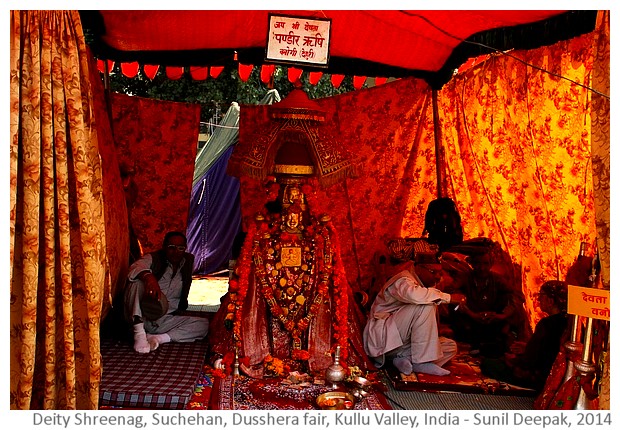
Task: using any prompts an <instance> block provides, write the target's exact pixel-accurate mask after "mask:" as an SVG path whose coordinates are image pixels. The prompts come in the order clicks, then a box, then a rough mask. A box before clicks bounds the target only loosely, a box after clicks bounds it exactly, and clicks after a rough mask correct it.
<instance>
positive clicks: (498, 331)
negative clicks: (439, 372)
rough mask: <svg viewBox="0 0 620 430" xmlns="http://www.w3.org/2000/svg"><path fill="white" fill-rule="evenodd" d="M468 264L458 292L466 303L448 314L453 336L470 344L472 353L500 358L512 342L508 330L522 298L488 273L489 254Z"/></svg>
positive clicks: (479, 256)
mask: <svg viewBox="0 0 620 430" xmlns="http://www.w3.org/2000/svg"><path fill="white" fill-rule="evenodd" d="M470 264H471V266H472V269H473V271H472V273H471V276H470V277H469V279H468V280H467V281H466V282H465V283H464V285H463V287H462V289H461V291H462V293H463V294H464V295H465V297H466V298H467V301H466V303H465V304H464V305H463V306H459V308H458V310H457V311H455V312H454V313H453V315H452V318H453V324H452V328H453V330H454V332H455V337H456V338H457V340H460V341H464V342H467V343H470V344H471V346H472V351H475V350H479V351H480V353H482V354H483V355H495V356H501V355H502V354H503V353H504V352H505V351H506V350H507V347H508V345H509V344H510V342H511V341H512V340H514V339H511V338H510V337H509V331H510V326H511V325H512V324H514V323H515V321H513V319H514V317H516V316H517V315H519V313H518V312H517V309H518V307H519V306H522V303H523V300H522V295H521V294H519V293H518V292H516V291H513V290H512V289H511V288H509V287H508V285H506V283H505V282H504V281H503V280H502V278H501V277H500V276H498V275H497V274H495V273H494V272H492V271H491V267H492V265H493V258H492V255H491V253H489V252H487V253H483V254H480V255H475V256H472V257H471V258H470Z"/></svg>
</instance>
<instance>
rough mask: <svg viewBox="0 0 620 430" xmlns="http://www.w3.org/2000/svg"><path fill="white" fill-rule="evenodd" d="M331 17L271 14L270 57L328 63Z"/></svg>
mask: <svg viewBox="0 0 620 430" xmlns="http://www.w3.org/2000/svg"><path fill="white" fill-rule="evenodd" d="M330 30H331V20H330V19H309V18H302V17H292V16H282V15H271V14H270V15H269V34H268V36H267V53H266V57H265V59H266V60H271V61H274V62H285V63H301V64H312V65H315V66H319V67H320V66H323V67H327V63H328V61H329V36H330Z"/></svg>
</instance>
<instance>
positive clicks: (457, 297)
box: [450, 293, 467, 309]
mask: <svg viewBox="0 0 620 430" xmlns="http://www.w3.org/2000/svg"><path fill="white" fill-rule="evenodd" d="M466 301H467V297H465V295H464V294H461V293H453V294H450V303H455V304H457V306H462V305H464V304H465V302H466ZM455 309H456V308H455Z"/></svg>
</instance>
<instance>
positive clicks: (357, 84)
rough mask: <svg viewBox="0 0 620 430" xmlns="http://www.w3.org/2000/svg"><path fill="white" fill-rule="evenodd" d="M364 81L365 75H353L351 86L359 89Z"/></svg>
mask: <svg viewBox="0 0 620 430" xmlns="http://www.w3.org/2000/svg"><path fill="white" fill-rule="evenodd" d="M364 82H366V76H353V88H355V89H356V90H359V89H360V88H362V87H363V86H364Z"/></svg>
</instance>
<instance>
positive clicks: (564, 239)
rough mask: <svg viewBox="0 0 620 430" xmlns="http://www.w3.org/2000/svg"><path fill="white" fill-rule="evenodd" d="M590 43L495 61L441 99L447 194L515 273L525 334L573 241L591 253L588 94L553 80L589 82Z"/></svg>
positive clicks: (573, 252) (571, 256) (461, 78)
mask: <svg viewBox="0 0 620 430" xmlns="http://www.w3.org/2000/svg"><path fill="white" fill-rule="evenodd" d="M592 42H593V34H592V33H591V34H588V35H585V36H581V37H578V38H575V39H572V40H569V41H565V42H560V43H557V44H555V45H553V46H549V47H543V48H540V49H535V50H529V51H516V52H512V53H511V54H510V56H493V57H491V58H490V59H489V60H487V61H486V62H484V63H482V64H480V65H479V66H477V67H475V68H474V69H471V70H468V71H467V72H465V73H463V74H460V75H458V76H455V77H454V78H453V79H452V80H451V81H450V82H449V83H448V84H447V85H446V86H445V87H444V88H443V89H442V90H441V91H440V92H439V110H440V112H441V128H442V133H443V136H442V137H443V144H444V147H445V162H446V180H445V183H446V188H447V189H448V193H449V194H451V195H452V196H454V199H455V201H456V202H457V205H458V207H459V211H460V213H461V217H462V219H463V224H464V231H466V232H467V235H468V236H469V237H476V236H483V237H489V238H491V239H493V240H495V241H497V242H499V243H500V244H501V245H502V247H503V248H504V249H505V250H506V251H508V253H509V254H510V255H511V256H512V259H513V261H514V262H515V263H516V264H518V265H519V266H520V268H521V276H522V282H523V289H524V293H525V295H526V308H527V309H528V310H529V312H530V321H531V325H532V326H533V325H534V324H535V322H536V321H537V320H538V319H539V318H540V315H537V309H538V308H537V306H535V302H534V294H535V293H536V292H537V291H538V289H539V288H540V286H541V285H542V283H543V282H544V281H546V280H549V279H564V277H565V276H566V272H567V269H568V268H569V267H570V265H571V264H572V263H573V262H574V260H575V257H576V256H577V254H578V251H579V244H580V242H586V243H588V244H589V245H590V249H589V253H590V255H592V253H593V252H594V243H595V238H596V231H595V227H594V219H595V212H594V197H593V185H592V159H591V139H592V136H591V129H590V127H591V100H592V92H591V91H590V90H588V89H587V88H584V87H583V86H579V85H576V84H575V83H573V82H570V81H569V80H566V79H560V78H559V77H558V76H559V75H561V76H564V77H567V78H569V79H571V80H572V81H575V82H577V83H581V84H585V85H590V84H591V75H592V60H593V52H592ZM524 62H527V63H529V64H532V65H533V66H534V67H529V66H528V67H526V65H525V64H524ZM537 68H541V69H544V70H548V71H550V72H551V74H550V73H546V72H543V71H541V70H538V69H537Z"/></svg>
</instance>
